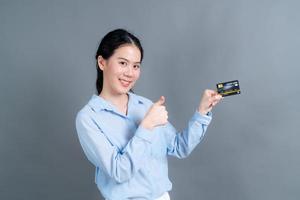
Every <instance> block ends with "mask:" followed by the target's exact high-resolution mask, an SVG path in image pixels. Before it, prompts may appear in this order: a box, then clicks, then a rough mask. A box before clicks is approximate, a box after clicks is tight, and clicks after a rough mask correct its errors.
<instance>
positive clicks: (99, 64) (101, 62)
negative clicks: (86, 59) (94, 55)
mask: <svg viewBox="0 0 300 200" xmlns="http://www.w3.org/2000/svg"><path fill="white" fill-rule="evenodd" d="M105 61H106V60H105V59H104V58H103V57H102V56H98V59H97V62H98V66H99V68H100V69H101V70H102V71H103V69H104V66H105V64H106V62H105Z"/></svg>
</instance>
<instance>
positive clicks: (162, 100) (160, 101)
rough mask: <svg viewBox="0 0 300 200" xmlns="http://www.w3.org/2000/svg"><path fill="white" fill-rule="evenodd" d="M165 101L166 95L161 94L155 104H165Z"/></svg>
mask: <svg viewBox="0 0 300 200" xmlns="http://www.w3.org/2000/svg"><path fill="white" fill-rule="evenodd" d="M164 103H165V97H164V96H161V97H160V98H159V100H158V101H157V102H155V104H157V105H163V104H164Z"/></svg>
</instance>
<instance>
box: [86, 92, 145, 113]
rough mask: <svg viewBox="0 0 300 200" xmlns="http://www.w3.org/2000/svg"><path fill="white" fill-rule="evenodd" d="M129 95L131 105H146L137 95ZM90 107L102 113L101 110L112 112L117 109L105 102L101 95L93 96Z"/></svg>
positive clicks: (130, 93) (129, 93) (89, 103)
mask: <svg viewBox="0 0 300 200" xmlns="http://www.w3.org/2000/svg"><path fill="white" fill-rule="evenodd" d="M127 94H128V95H129V102H128V105H129V104H136V105H138V104H144V102H143V101H142V100H141V99H140V98H138V96H137V95H135V94H134V93H132V92H128V93H127ZM88 105H89V106H91V108H92V109H93V110H94V111H95V112H98V111H101V110H111V111H116V107H115V106H114V105H113V104H112V103H110V102H109V101H107V100H105V99H104V98H102V97H101V96H99V95H96V94H93V95H92V97H91V99H90V100H89V102H88Z"/></svg>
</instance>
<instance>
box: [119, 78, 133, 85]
mask: <svg viewBox="0 0 300 200" xmlns="http://www.w3.org/2000/svg"><path fill="white" fill-rule="evenodd" d="M119 80H120V82H121V84H122V86H123V87H128V86H129V85H130V83H131V82H132V81H126V80H124V79H119Z"/></svg>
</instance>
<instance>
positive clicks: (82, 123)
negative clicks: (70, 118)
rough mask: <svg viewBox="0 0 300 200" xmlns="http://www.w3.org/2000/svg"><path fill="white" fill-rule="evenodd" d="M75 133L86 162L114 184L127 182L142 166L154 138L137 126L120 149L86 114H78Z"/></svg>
mask: <svg viewBox="0 0 300 200" xmlns="http://www.w3.org/2000/svg"><path fill="white" fill-rule="evenodd" d="M76 130H77V134H78V137H79V141H80V144H81V146H82V148H83V151H84V153H85V155H86V156H87V158H88V160H89V161H90V162H92V163H93V164H94V165H95V166H96V167H99V168H100V169H101V170H103V171H104V172H105V173H107V175H109V176H110V177H112V178H113V179H114V180H115V181H116V182H117V183H122V182H125V181H127V180H129V179H130V178H131V177H132V176H133V175H134V174H135V172H137V171H138V170H139V169H140V168H141V166H143V162H144V161H145V160H146V159H147V156H148V153H147V152H148V151H149V148H150V145H151V142H152V140H153V135H154V134H153V133H152V132H151V130H148V129H145V128H143V127H142V126H139V127H138V128H137V130H136V132H135V136H134V137H132V139H131V140H130V141H129V142H128V144H127V145H126V147H125V148H124V149H122V150H119V149H118V148H117V147H116V146H114V145H113V144H111V143H110V142H109V140H108V139H107V138H106V136H105V135H104V134H103V133H102V131H101V128H100V127H98V125H97V124H96V123H95V122H94V121H93V119H92V117H90V116H89V115H87V114H85V113H78V114H77V116H76Z"/></svg>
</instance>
